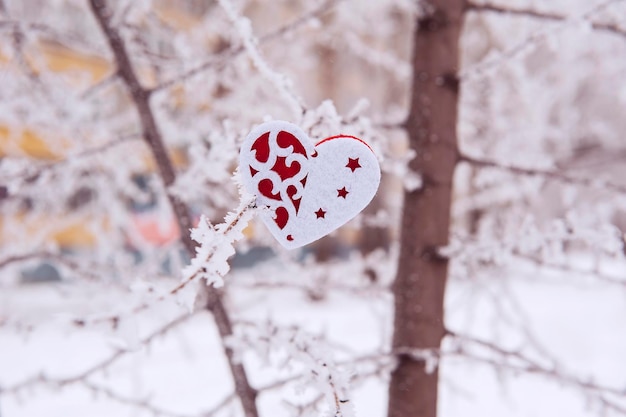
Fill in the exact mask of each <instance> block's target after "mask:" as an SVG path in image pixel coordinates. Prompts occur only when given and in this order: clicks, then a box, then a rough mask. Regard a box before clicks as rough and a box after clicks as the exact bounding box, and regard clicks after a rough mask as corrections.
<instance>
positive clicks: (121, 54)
mask: <svg viewBox="0 0 626 417" xmlns="http://www.w3.org/2000/svg"><path fill="white" fill-rule="evenodd" d="M90 6H91V10H92V12H93V15H94V16H95V18H96V20H97V21H98V24H99V25H100V28H101V29H102V32H103V33H104V36H105V38H106V41H107V43H108V44H109V47H110V48H111V51H112V52H113V55H114V59H115V64H116V66H117V70H118V73H119V76H120V78H121V79H122V81H123V82H124V84H125V85H126V87H127V89H128V93H129V94H130V97H131V100H132V101H133V103H134V105H135V108H136V110H137V113H138V115H139V120H140V123H141V128H142V133H143V136H144V140H145V141H146V143H147V144H148V146H149V147H150V150H151V152H152V156H153V158H154V160H155V162H156V165H157V167H158V170H159V174H160V176H161V179H162V180H163V183H164V184H165V187H166V188H167V187H170V186H171V185H173V184H174V182H175V181H176V172H175V170H174V167H173V164H172V161H171V159H170V157H169V155H168V154H167V149H166V147H165V144H164V142H163V138H162V137H161V132H160V131H159V128H158V126H157V124H156V121H155V118H154V114H153V112H152V109H151V108H150V94H151V91H150V90H148V89H146V88H144V87H143V86H142V85H141V83H140V82H139V80H138V78H137V76H136V74H135V72H134V69H133V66H132V64H131V61H130V58H129V55H128V52H127V51H126V45H125V43H124V40H123V39H122V37H121V36H120V33H119V32H118V30H117V29H116V28H114V27H113V25H112V24H111V18H112V15H113V13H112V11H111V10H110V9H108V8H107V5H106V2H105V1H104V0H90ZM166 192H167V197H168V199H169V202H170V205H171V207H172V210H173V212H174V214H175V217H176V220H177V222H178V225H179V228H180V233H181V239H182V242H183V244H184V246H185V249H186V251H187V254H188V255H189V257H191V258H193V256H194V255H195V244H194V242H193V240H192V239H191V236H190V234H189V230H190V229H191V228H192V222H191V214H190V211H189V208H188V207H187V206H186V205H185V203H184V202H183V201H181V200H180V199H179V198H177V197H176V196H175V195H173V194H172V193H170V192H169V190H168V191H166ZM206 291H207V293H208V294H207V295H208V299H209V302H208V303H207V308H208V309H209V310H210V311H211V312H212V313H213V317H214V319H215V323H216V325H217V328H218V330H219V333H220V336H221V338H222V341H223V342H224V340H226V338H228V337H230V336H231V335H232V333H233V332H232V324H231V321H230V317H229V316H228V313H227V311H226V309H225V307H224V304H223V302H222V298H221V295H220V293H218V292H217V291H216V290H215V289H213V288H209V287H207V289H206ZM224 351H225V354H226V357H227V359H228V365H229V366H230V370H231V372H232V375H233V382H234V384H235V391H236V392H237V395H238V396H239V399H240V401H241V405H242V408H243V411H244V414H245V415H246V417H258V415H259V413H258V410H257V407H256V391H255V390H254V389H253V388H252V387H251V386H250V383H249V382H248V377H247V375H246V371H245V369H244V368H243V365H241V364H240V363H236V362H235V361H234V358H233V352H232V350H231V349H230V348H229V347H227V346H224Z"/></svg>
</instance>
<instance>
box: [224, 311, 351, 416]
mask: <svg viewBox="0 0 626 417" xmlns="http://www.w3.org/2000/svg"><path fill="white" fill-rule="evenodd" d="M246 324H248V323H244V322H241V323H240V325H241V326H244V325H246ZM229 344H230V345H231V346H232V347H233V349H235V350H237V348H238V346H247V347H250V346H253V347H254V348H255V349H256V352H257V354H259V356H261V358H262V359H263V360H264V361H266V362H268V363H269V362H270V360H271V358H272V356H273V355H275V354H276V352H282V353H284V354H285V356H286V358H287V360H286V363H285V362H283V366H291V364H290V363H291V362H292V361H295V362H296V363H298V364H300V365H302V366H303V367H304V372H303V373H302V374H301V375H300V377H299V378H297V379H299V380H300V381H301V382H302V383H303V384H307V385H308V384H311V385H312V386H315V387H316V389H317V390H318V391H319V392H320V394H322V395H319V396H315V397H314V398H313V400H312V401H310V402H309V403H307V404H305V405H304V407H305V408H308V409H314V407H315V405H316V403H317V402H319V401H320V400H322V399H326V403H327V409H328V411H330V413H328V414H327V415H329V416H330V415H332V416H333V417H353V416H354V406H353V404H352V403H351V402H350V393H349V382H350V374H349V373H348V372H347V371H346V369H345V367H342V366H340V365H339V364H338V363H337V362H336V361H335V360H334V358H333V356H332V354H331V352H330V350H329V349H328V348H327V344H326V343H324V340H323V339H321V338H320V337H318V336H315V335H313V334H310V333H307V332H305V331H302V330H301V329H299V328H298V327H296V326H290V327H281V326H278V325H276V324H274V323H271V322H268V323H266V324H265V325H264V326H263V325H258V324H256V323H249V324H248V325H247V326H245V328H243V327H241V328H240V329H239V331H238V332H237V333H235V336H234V337H233V338H232V339H231V340H230V341H229ZM274 357H275V356H274ZM293 380H294V378H289V379H287V380H286V381H293ZM280 384H281V383H279V385H280ZM275 386H276V384H272V385H271V386H268V387H265V389H271V388H274V387H275ZM304 387H306V385H304ZM300 407H302V406H300ZM296 408H298V407H297V406H296Z"/></svg>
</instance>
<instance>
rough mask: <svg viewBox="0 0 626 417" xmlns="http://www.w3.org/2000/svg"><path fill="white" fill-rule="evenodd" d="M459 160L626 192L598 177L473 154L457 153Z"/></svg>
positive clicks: (532, 175)
mask: <svg viewBox="0 0 626 417" xmlns="http://www.w3.org/2000/svg"><path fill="white" fill-rule="evenodd" d="M459 161H462V162H467V163H469V164H471V165H473V166H476V167H480V168H496V169H500V170H503V171H508V172H511V173H513V174H517V175H525V176H529V177H539V178H546V179H551V180H556V181H559V182H562V183H564V184H572V185H578V186H583V187H589V188H594V189H598V190H605V191H610V192H616V193H620V194H626V186H622V185H619V184H614V183H611V182H609V181H604V180H602V179H598V178H580V177H573V176H570V175H569V174H566V173H564V172H560V171H553V170H546V169H535V168H525V167H519V166H515V165H509V164H506V163H501V162H498V161H494V160H489V159H483V158H479V157H474V156H470V155H467V154H462V155H459Z"/></svg>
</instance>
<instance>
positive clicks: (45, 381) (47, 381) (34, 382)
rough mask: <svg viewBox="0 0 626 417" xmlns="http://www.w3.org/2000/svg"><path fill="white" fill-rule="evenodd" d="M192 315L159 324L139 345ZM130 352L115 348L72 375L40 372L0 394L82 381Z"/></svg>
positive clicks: (144, 344)
mask: <svg viewBox="0 0 626 417" xmlns="http://www.w3.org/2000/svg"><path fill="white" fill-rule="evenodd" d="M193 316H194V313H186V314H183V315H180V316H178V317H176V318H175V319H174V320H172V321H169V322H168V323H166V324H165V325H164V326H161V327H160V328H158V329H156V330H155V331H153V332H152V333H150V334H149V335H148V336H146V337H145V338H143V339H142V340H141V341H140V342H139V345H140V346H147V345H149V344H151V343H152V342H153V341H154V340H155V339H157V338H158V337H161V336H163V335H164V334H166V333H167V332H169V331H170V330H172V329H174V328H176V327H177V326H179V325H180V324H182V323H184V322H186V321H187V320H189V319H190V318H191V317H193ZM77 324H78V325H81V326H84V325H85V324H86V323H85V322H82V323H77ZM132 352H135V350H127V349H117V350H116V351H115V352H114V353H113V354H112V355H110V356H108V357H107V358H105V359H103V360H101V361H99V362H97V363H96V364H94V365H92V366H90V367H89V368H87V369H85V370H84V371H82V372H79V373H77V374H74V375H72V376H67V377H57V378H55V377H49V376H47V375H45V374H43V373H41V374H38V375H35V376H33V377H30V378H27V379H25V380H23V381H21V382H18V383H16V384H13V385H10V386H7V387H0V393H2V394H9V393H17V392H19V391H22V390H25V389H28V388H31V387H34V386H39V385H44V386H49V387H64V386H67V385H72V384H76V383H83V382H85V381H87V379H88V378H89V377H91V376H92V375H94V374H97V373H99V372H102V371H104V370H106V369H107V368H109V367H110V366H111V365H113V364H114V363H115V362H117V361H118V360H119V359H121V358H122V357H124V356H126V355H127V354H129V353H132Z"/></svg>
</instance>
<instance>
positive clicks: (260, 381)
mask: <svg viewBox="0 0 626 417" xmlns="http://www.w3.org/2000/svg"><path fill="white" fill-rule="evenodd" d="M518 275H519V277H517V278H516V277H515V276H514V275H513V278H511V276H512V275H510V274H509V275H508V276H509V278H508V279H501V280H497V279H490V280H484V281H483V282H474V281H455V282H453V283H452V285H450V288H449V292H448V299H447V304H448V311H449V316H448V326H449V327H450V328H451V329H453V330H455V331H458V332H461V333H464V334H471V335H473V336H475V337H481V338H485V339H489V340H493V341H497V342H499V343H500V344H502V345H503V346H507V347H510V348H516V347H519V346H522V345H523V344H522V342H521V340H523V339H522V338H521V337H520V332H519V331H518V330H516V329H517V328H518V327H519V326H518V325H519V324H520V323H525V324H526V325H527V328H528V329H532V335H531V336H532V339H533V340H535V341H537V342H538V343H539V344H540V345H541V346H543V347H545V350H546V352H544V353H545V354H547V355H551V356H552V357H554V358H556V359H557V361H558V364H556V366H557V368H555V369H558V371H559V372H560V373H562V374H567V375H576V376H580V377H583V378H588V377H591V378H593V380H594V381H595V382H598V383H602V384H605V385H611V386H614V387H617V388H619V389H626V359H624V358H625V353H626V287H625V286H623V285H622V286H619V285H617V286H615V285H599V284H598V283H597V282H595V281H594V280H591V279H589V280H580V279H576V280H574V279H571V280H570V278H571V277H569V276H564V275H561V276H557V277H555V280H539V279H526V275H528V274H527V273H526V272H520V273H519V274H518ZM534 278H536V275H535V276H534ZM232 279H235V280H236V279H238V277H237V276H235V277H233V278H232ZM244 279H245V277H244ZM291 279H292V280H293V281H294V282H298V279H299V278H298V277H295V276H294V277H291ZM568 280H569V281H568ZM557 281H560V282H557ZM562 281H568V282H569V283H568V284H567V285H563V284H562ZM164 285H165V287H166V286H167V285H171V283H167V284H164ZM227 285H228V283H227ZM233 293H236V294H237V296H236V297H234V298H231V299H230V300H229V303H230V307H231V308H232V309H233V310H235V311H238V312H239V313H238V316H237V318H239V319H243V320H255V321H259V320H261V319H271V320H273V321H274V322H275V323H280V324H295V325H297V326H299V327H300V328H302V329H305V330H307V331H310V332H314V333H321V334H324V335H326V337H327V339H328V340H329V341H330V342H331V343H332V351H333V353H334V355H335V356H336V357H337V358H339V359H341V358H343V357H349V356H363V355H367V354H368V353H372V352H377V351H379V350H381V349H384V348H385V347H386V344H387V341H388V340H389V335H390V331H391V329H390V321H389V320H390V317H391V316H390V307H391V297H390V296H389V295H388V294H387V295H384V296H382V297H381V296H373V295H372V296H356V295H355V294H351V293H346V292H341V291H339V292H332V293H330V294H329V295H328V296H327V297H326V298H325V299H323V300H321V301H317V302H311V301H310V299H309V298H308V297H307V296H306V294H305V293H304V292H302V291H300V290H294V289H279V288H274V289H263V290H259V289H254V290H243V289H238V290H237V291H233ZM136 298H137V296H136V295H132V294H128V293H127V292H124V291H116V290H114V289H110V290H108V291H106V292H105V291H102V290H101V288H99V287H95V286H93V285H83V286H80V287H77V286H69V285H67V284H54V285H50V284H37V285H26V286H21V287H17V288H16V287H11V288H4V289H2V291H0V319H2V320H4V325H3V326H2V327H0V352H1V354H0V386H2V387H10V386H11V385H13V384H15V383H18V382H19V381H22V380H24V379H25V378H29V377H33V376H36V375H39V374H41V373H42V372H43V373H45V374H46V375H47V376H48V377H62V376H73V375H78V374H80V373H81V372H84V371H85V370H87V369H89V368H90V367H92V366H94V364H96V363H98V362H99V361H101V360H102V359H104V358H106V357H108V355H110V354H111V352H113V351H114V349H115V348H116V347H120V346H123V347H131V348H132V347H133V346H137V343H136V342H137V340H136V338H137V334H138V335H140V337H143V336H145V335H148V334H149V333H150V332H151V331H152V330H153V329H155V328H157V327H158V326H159V325H161V324H163V323H165V322H167V321H168V320H170V319H172V318H174V317H176V316H177V315H179V314H180V313H182V312H184V308H182V307H181V306H179V305H177V304H176V303H174V302H171V303H170V302H166V303H160V304H159V305H158V307H157V308H153V309H151V310H150V311H148V312H147V314H143V315H141V316H139V317H137V319H136V320H134V321H131V322H127V323H125V324H124V325H122V326H121V330H119V331H117V332H115V333H112V332H109V331H107V330H106V329H101V328H94V329H82V330H77V329H76V328H73V327H71V326H67V325H64V324H63V323H66V322H67V317H68V316H67V314H68V313H71V314H73V315H77V314H88V313H90V312H100V313H103V312H110V311H113V310H116V311H117V310H119V309H120V306H126V307H130V306H132V305H135V303H136V302H137V301H138V300H137V299H136ZM495 306H499V308H498V309H496V307H495ZM0 322H1V320H0ZM18 323H21V325H22V326H25V325H26V324H31V325H33V330H32V331H27V330H25V329H24V328H22V329H20V330H19V331H18V329H17V328H16V326H18ZM529 349H530V350H529V352H533V349H532V347H530V348H529ZM534 352H536V350H534ZM538 357H539V356H538ZM245 361H246V364H247V365H248V368H249V369H250V372H251V379H252V382H253V384H254V385H255V386H261V385H265V384H266V383H269V382H272V381H274V380H275V379H276V378H280V377H284V376H286V375H288V374H289V372H290V371H289V370H285V369H276V368H275V367H272V366H267V365H264V364H263V363H262V362H261V361H259V360H257V359H255V358H254V357H252V356H250V357H248V356H246V357H245ZM441 367H442V368H441V369H442V383H441V391H440V410H441V416H444V417H471V416H477V417H478V416H481V417H482V416H520V417H522V416H524V417H531V416H532V417H543V416H545V417H553V416H555V415H556V416H568V417H577V416H589V415H597V414H598V413H597V407H596V406H597V404H595V403H594V402H593V401H589V397H588V396H586V395H585V394H584V393H583V392H582V391H581V390H580V389H577V388H574V387H572V386H570V385H568V384H566V383H565V384H564V383H559V382H557V381H554V380H551V379H550V378H549V377H544V376H537V375H523V374H517V375H513V374H510V373H508V372H500V373H498V372H494V371H493V368H492V367H490V366H485V365H481V364H477V363H475V362H471V361H468V360H466V359H464V358H457V357H452V358H448V359H444V360H443V362H442V364H441ZM89 381H90V383H92V384H94V386H98V387H100V388H99V392H98V393H94V392H93V391H92V390H90V389H89V387H86V386H85V385H84V384H68V385H66V386H64V387H63V388H59V389H50V388H47V387H41V386H39V387H33V388H28V389H24V390H21V391H19V392H18V393H11V394H3V395H0V416H2V417H56V416H58V417H74V416H81V417H83V416H91V417H98V416H103V417H105V416H106V417H110V416H149V415H154V412H153V411H151V410H149V409H142V408H141V407H139V408H138V407H135V406H128V405H125V404H123V403H122V402H123V400H124V398H134V399H139V400H147V402H148V403H149V404H151V405H153V406H154V407H155V408H158V409H159V410H161V411H165V412H166V413H165V414H166V415H175V416H192V415H202V413H206V412H207V411H208V410H210V409H211V408H212V407H213V406H215V405H216V404H218V403H219V402H220V401H221V400H222V399H223V398H224V397H226V396H227V395H228V394H229V392H230V389H231V382H230V377H229V376H228V371H227V367H226V365H225V362H224V360H223V356H222V353H221V346H220V343H219V340H218V338H217V336H216V330H215V328H214V326H213V324H212V320H211V317H210V316H209V315H208V314H207V313H204V312H199V313H197V314H196V315H194V316H193V317H191V318H190V319H188V320H187V321H186V322H184V323H183V324H181V325H179V326H178V327H176V328H175V329H173V330H171V331H169V332H167V333H166V334H165V335H163V336H162V337H158V338H156V339H155V340H154V341H153V342H152V343H151V344H150V345H149V347H147V348H145V347H139V348H137V350H136V351H135V352H134V353H131V354H128V355H125V356H124V357H123V358H121V359H120V360H119V361H117V362H115V363H114V364H113V365H112V366H111V367H110V368H108V369H107V371H106V372H98V373H95V374H94V375H93V376H91V377H90V378H89ZM103 387H104V389H103ZM107 389H109V390H111V392H112V393H113V395H116V396H119V397H121V398H118V399H117V400H113V399H111V398H110V397H109V396H108V395H107ZM120 400H121V402H120ZM299 401H301V398H300V397H299V393H298V392H297V390H295V389H294V386H293V385H291V386H286V387H284V388H282V389H279V390H276V391H272V392H269V393H267V394H263V395H262V396H261V398H260V405H261V408H262V411H263V415H264V416H272V417H281V416H293V415H295V412H294V411H293V409H292V408H290V406H289V405H288V403H298V402H299ZM352 402H353V404H354V405H355V407H356V415H357V416H360V417H382V416H384V415H385V407H386V387H385V381H383V380H380V379H375V378H371V379H367V380H366V381H365V382H363V383H362V384H360V385H358V386H357V387H356V388H355V391H354V395H353V397H352ZM225 410H226V412H225V413H222V414H220V415H232V414H230V413H231V412H233V410H234V408H233V406H231V407H227V408H226V409H225Z"/></svg>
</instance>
